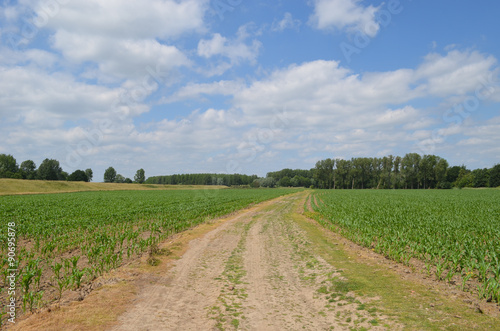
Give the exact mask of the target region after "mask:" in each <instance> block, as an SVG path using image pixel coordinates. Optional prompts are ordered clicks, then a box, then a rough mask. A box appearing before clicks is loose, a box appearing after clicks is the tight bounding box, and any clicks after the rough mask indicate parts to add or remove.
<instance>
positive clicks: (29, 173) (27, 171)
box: [19, 160, 36, 179]
mask: <svg viewBox="0 0 500 331" xmlns="http://www.w3.org/2000/svg"><path fill="white" fill-rule="evenodd" d="M19 170H21V174H22V175H23V178H24V179H35V178H36V164H35V162H33V161H32V160H26V161H23V163H21V166H20V167H19Z"/></svg>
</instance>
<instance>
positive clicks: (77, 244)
mask: <svg viewBox="0 0 500 331" xmlns="http://www.w3.org/2000/svg"><path fill="white" fill-rule="evenodd" d="M287 193H290V190H286V189H275V190H265V189H262V190H236V189H230V190H189V191H180V190H175V191H126V192H125V191H123V192H83V193H69V194H51V195H27V196H6V197H0V228H1V231H0V253H1V255H0V256H1V257H0V301H1V302H0V304H1V307H2V308H0V321H1V320H5V318H6V316H5V315H6V310H5V307H6V303H7V300H10V298H9V297H8V293H7V288H8V286H7V285H8V284H10V282H11V279H10V278H8V276H9V275H10V274H11V273H10V272H9V269H17V272H16V273H15V280H14V281H15V284H17V288H18V290H17V291H16V295H17V298H16V299H17V302H18V303H19V304H20V305H21V308H22V310H23V311H26V310H33V309H34V308H37V307H40V306H43V305H45V304H46V303H47V302H50V301H52V300H54V299H57V298H60V297H61V294H62V292H63V291H65V290H67V289H75V288H79V287H80V286H81V285H82V284H83V283H85V282H88V281H90V280H93V279H95V278H96V277H98V276H99V275H102V274H103V273H105V272H107V271H109V270H110V269H113V268H116V267H118V266H120V265H121V264H122V263H123V262H124V261H126V260H129V259H132V258H134V257H137V256H139V255H142V254H143V253H145V252H147V251H148V250H149V251H151V250H152V249H153V248H154V247H156V246H157V244H158V243H160V242H161V241H163V240H164V239H165V238H167V237H168V236H171V235H172V234H175V233H178V232H181V231H184V230H186V229H188V228H191V227H193V226H195V225H197V224H200V223H202V222H204V221H206V220H207V219H211V218H216V217H219V216H222V215H225V214H228V213H231V212H233V211H235V210H238V209H241V208H244V207H246V206H248V205H250V204H253V203H258V202H261V201H264V200H268V199H271V198H275V197H278V196H280V195H284V194H287ZM11 225H12V226H11ZM9 227H10V230H8V229H9ZM9 231H12V232H10V233H9ZM12 235H15V239H16V240H15V242H16V247H15V248H16V250H15V257H13V255H14V254H11V256H10V259H9V254H8V253H9V241H12V240H9V238H11V236H12ZM1 309H3V310H1ZM0 326H1V322H0Z"/></svg>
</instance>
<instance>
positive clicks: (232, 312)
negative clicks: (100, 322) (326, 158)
mask: <svg viewBox="0 0 500 331" xmlns="http://www.w3.org/2000/svg"><path fill="white" fill-rule="evenodd" d="M293 199H297V197H285V198H281V199H279V200H274V202H273V204H271V205H269V204H265V205H263V206H261V207H260V208H256V209H253V210H250V211H247V212H245V213H243V214H240V215H238V216H236V217H234V218H232V219H231V220H230V221H228V222H225V223H224V224H223V225H221V226H219V227H218V228H216V229H215V230H213V231H211V232H210V233H208V234H207V235H205V236H204V237H202V238H200V239H196V240H193V241H192V242H190V243H189V248H188V250H187V252H186V253H185V254H184V255H183V256H182V258H181V259H180V260H178V261H177V262H176V263H175V265H174V266H173V267H172V269H171V270H170V271H169V272H168V273H166V274H165V275H163V276H161V277H160V278H159V279H157V280H155V282H154V284H150V285H147V286H145V287H143V288H142V290H141V293H140V294H139V297H138V301H137V302H136V303H135V304H134V306H133V307H132V308H131V309H129V310H128V311H127V312H126V313H125V314H124V315H122V316H121V317H120V318H119V324H118V325H117V326H116V327H115V328H113V330H134V331H135V330H212V329H213V330H218V329H221V330H222V329H236V328H237V329H241V330H299V329H302V330H332V329H336V330H343V329H344V330H349V327H354V326H355V325H356V326H357V327H358V328H360V327H365V328H367V329H369V328H370V327H371V329H374V330H376V329H379V328H380V327H373V326H372V325H371V324H370V323H369V322H368V321H369V320H373V318H374V316H373V315H371V314H370V313H369V312H367V311H364V310H358V307H359V305H360V304H363V302H367V301H369V300H370V298H357V297H355V296H354V294H352V293H349V295H348V296H346V297H345V298H343V299H341V298H339V300H341V301H342V300H343V303H342V306H341V307H342V308H341V309H339V308H337V306H336V307H335V308H333V306H330V304H329V300H328V299H327V294H328V293H326V292H327V290H326V289H327V288H328V285H329V284H330V283H331V282H334V281H342V276H341V275H340V273H339V272H337V270H336V269H335V267H334V266H331V265H329V264H328V263H326V262H325V261H324V260H323V259H321V258H320V257H319V256H316V255H315V254H314V253H313V252H312V250H311V249H310V243H309V242H308V241H307V239H306V238H305V234H304V233H303V232H302V230H301V229H300V228H299V227H298V226H297V225H296V224H294V223H293V222H291V221H290V220H289V219H287V218H286V217H285V216H284V215H285V214H286V213H288V212H290V208H292V203H291V200H293ZM345 294H347V293H345ZM339 302H340V301H339ZM349 317H350V318H349ZM376 317H377V318H378V319H382V320H383V319H386V317H384V316H376ZM361 320H364V322H360V321H361ZM394 326H395V327H396V325H394ZM380 329H381V328H380Z"/></svg>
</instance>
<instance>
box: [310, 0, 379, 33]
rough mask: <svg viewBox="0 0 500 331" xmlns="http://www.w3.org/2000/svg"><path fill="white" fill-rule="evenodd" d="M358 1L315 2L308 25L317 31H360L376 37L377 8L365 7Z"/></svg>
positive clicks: (325, 0) (329, 0)
mask: <svg viewBox="0 0 500 331" xmlns="http://www.w3.org/2000/svg"><path fill="white" fill-rule="evenodd" d="M360 2H361V1H360V0H315V1H314V14H313V15H312V16H311V17H310V23H311V24H312V25H313V26H315V27H316V28H318V29H321V30H324V29H332V28H334V29H338V30H341V31H342V30H347V31H351V32H352V31H360V32H362V33H364V34H366V35H368V36H370V37H374V36H375V35H377V33H378V31H379V29H380V24H379V23H378V22H377V21H376V19H375V14H376V13H377V11H378V8H376V7H373V6H372V5H370V6H368V7H365V6H363V5H362V4H361V3H360Z"/></svg>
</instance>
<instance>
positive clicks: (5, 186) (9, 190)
mask: <svg viewBox="0 0 500 331" xmlns="http://www.w3.org/2000/svg"><path fill="white" fill-rule="evenodd" d="M221 188H227V187H226V186H203V185H201V186H197V185H156V184H118V183H85V182H66V181H46V180H22V179H5V178H0V195H17V194H47V193H70V192H87V191H131V190H132V191H137V190H186V189H196V190H199V189H221Z"/></svg>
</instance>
